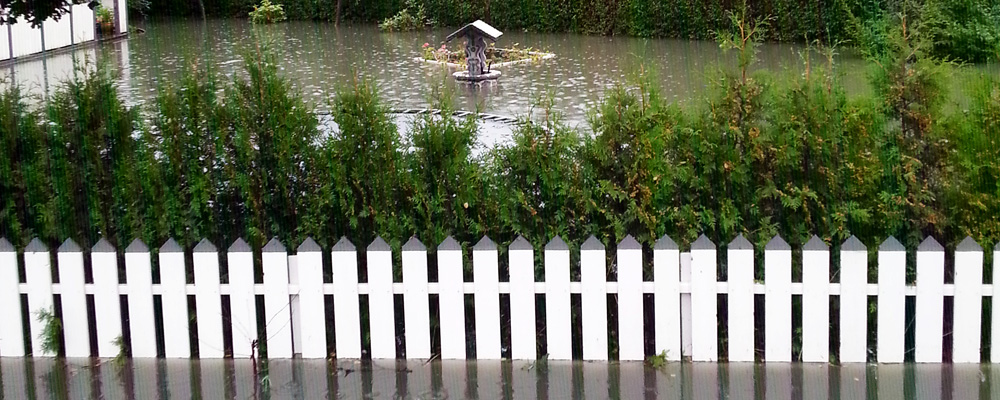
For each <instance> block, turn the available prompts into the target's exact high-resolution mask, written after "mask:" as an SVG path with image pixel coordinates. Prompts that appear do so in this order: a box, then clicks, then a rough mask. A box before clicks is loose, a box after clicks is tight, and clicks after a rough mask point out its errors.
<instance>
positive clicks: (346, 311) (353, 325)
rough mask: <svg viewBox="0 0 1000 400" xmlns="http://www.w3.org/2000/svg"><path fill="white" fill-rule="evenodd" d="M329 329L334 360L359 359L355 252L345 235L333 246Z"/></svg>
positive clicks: (359, 340) (359, 321)
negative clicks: (331, 330)
mask: <svg viewBox="0 0 1000 400" xmlns="http://www.w3.org/2000/svg"><path fill="white" fill-rule="evenodd" d="M332 250H333V251H332V255H331V261H332V268H333V269H332V273H333V317H334V320H333V331H334V339H335V344H336V353H337V358H338V359H345V358H355V359H356V358H361V310H360V305H359V300H358V252H357V249H356V248H355V247H354V244H353V243H351V241H350V240H347V238H346V237H342V238H340V241H338V242H337V244H335V245H334V246H333V249H332Z"/></svg>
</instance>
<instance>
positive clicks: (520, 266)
mask: <svg viewBox="0 0 1000 400" xmlns="http://www.w3.org/2000/svg"><path fill="white" fill-rule="evenodd" d="M507 255H508V257H509V258H508V259H509V262H508V264H509V266H510V346H511V350H510V354H511V358H513V359H515V360H534V359H535V358H536V346H537V343H536V340H535V339H536V337H537V336H538V335H537V333H536V332H535V250H534V248H532V247H531V243H528V241H527V240H526V239H525V238H524V237H522V236H518V237H517V239H515V240H514V242H513V243H511V244H510V247H509V248H508V252H507Z"/></svg>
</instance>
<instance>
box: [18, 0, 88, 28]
mask: <svg viewBox="0 0 1000 400" xmlns="http://www.w3.org/2000/svg"><path fill="white" fill-rule="evenodd" d="M87 2H88V0H0V11H2V12H0V24H13V23H15V22H17V20H18V19H22V18H23V19H26V20H28V22H30V23H31V26H36V27H37V26H41V25H42V22H43V21H45V20H46V19H49V18H50V17H51V18H54V19H59V18H60V17H62V16H63V15H64V14H66V13H68V12H69V7H70V6H71V5H73V4H83V3H87ZM93 2H94V3H96V1H93Z"/></svg>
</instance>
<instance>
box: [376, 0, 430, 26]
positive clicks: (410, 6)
mask: <svg viewBox="0 0 1000 400" xmlns="http://www.w3.org/2000/svg"><path fill="white" fill-rule="evenodd" d="M429 24H431V21H428V20H427V15H426V12H425V11H424V5H423V4H420V3H418V2H416V1H415V0H407V2H406V8H404V9H402V10H399V12H398V13H396V15H393V16H392V17H389V18H386V19H385V20H383V21H382V23H380V24H378V28H379V29H381V30H382V31H384V32H407V31H416V30H420V29H424V28H426V27H427V26H428V25H429Z"/></svg>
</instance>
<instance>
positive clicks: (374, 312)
mask: <svg viewBox="0 0 1000 400" xmlns="http://www.w3.org/2000/svg"><path fill="white" fill-rule="evenodd" d="M368 320H369V324H370V325H369V327H370V328H369V332H370V335H369V337H370V338H371V346H372V354H371V356H372V358H375V359H379V358H396V318H395V308H394V303H393V297H392V250H391V249H390V248H389V244H388V243H386V242H385V240H383V239H382V238H381V237H377V238H375V241H374V242H372V244H371V245H369V246H368Z"/></svg>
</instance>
